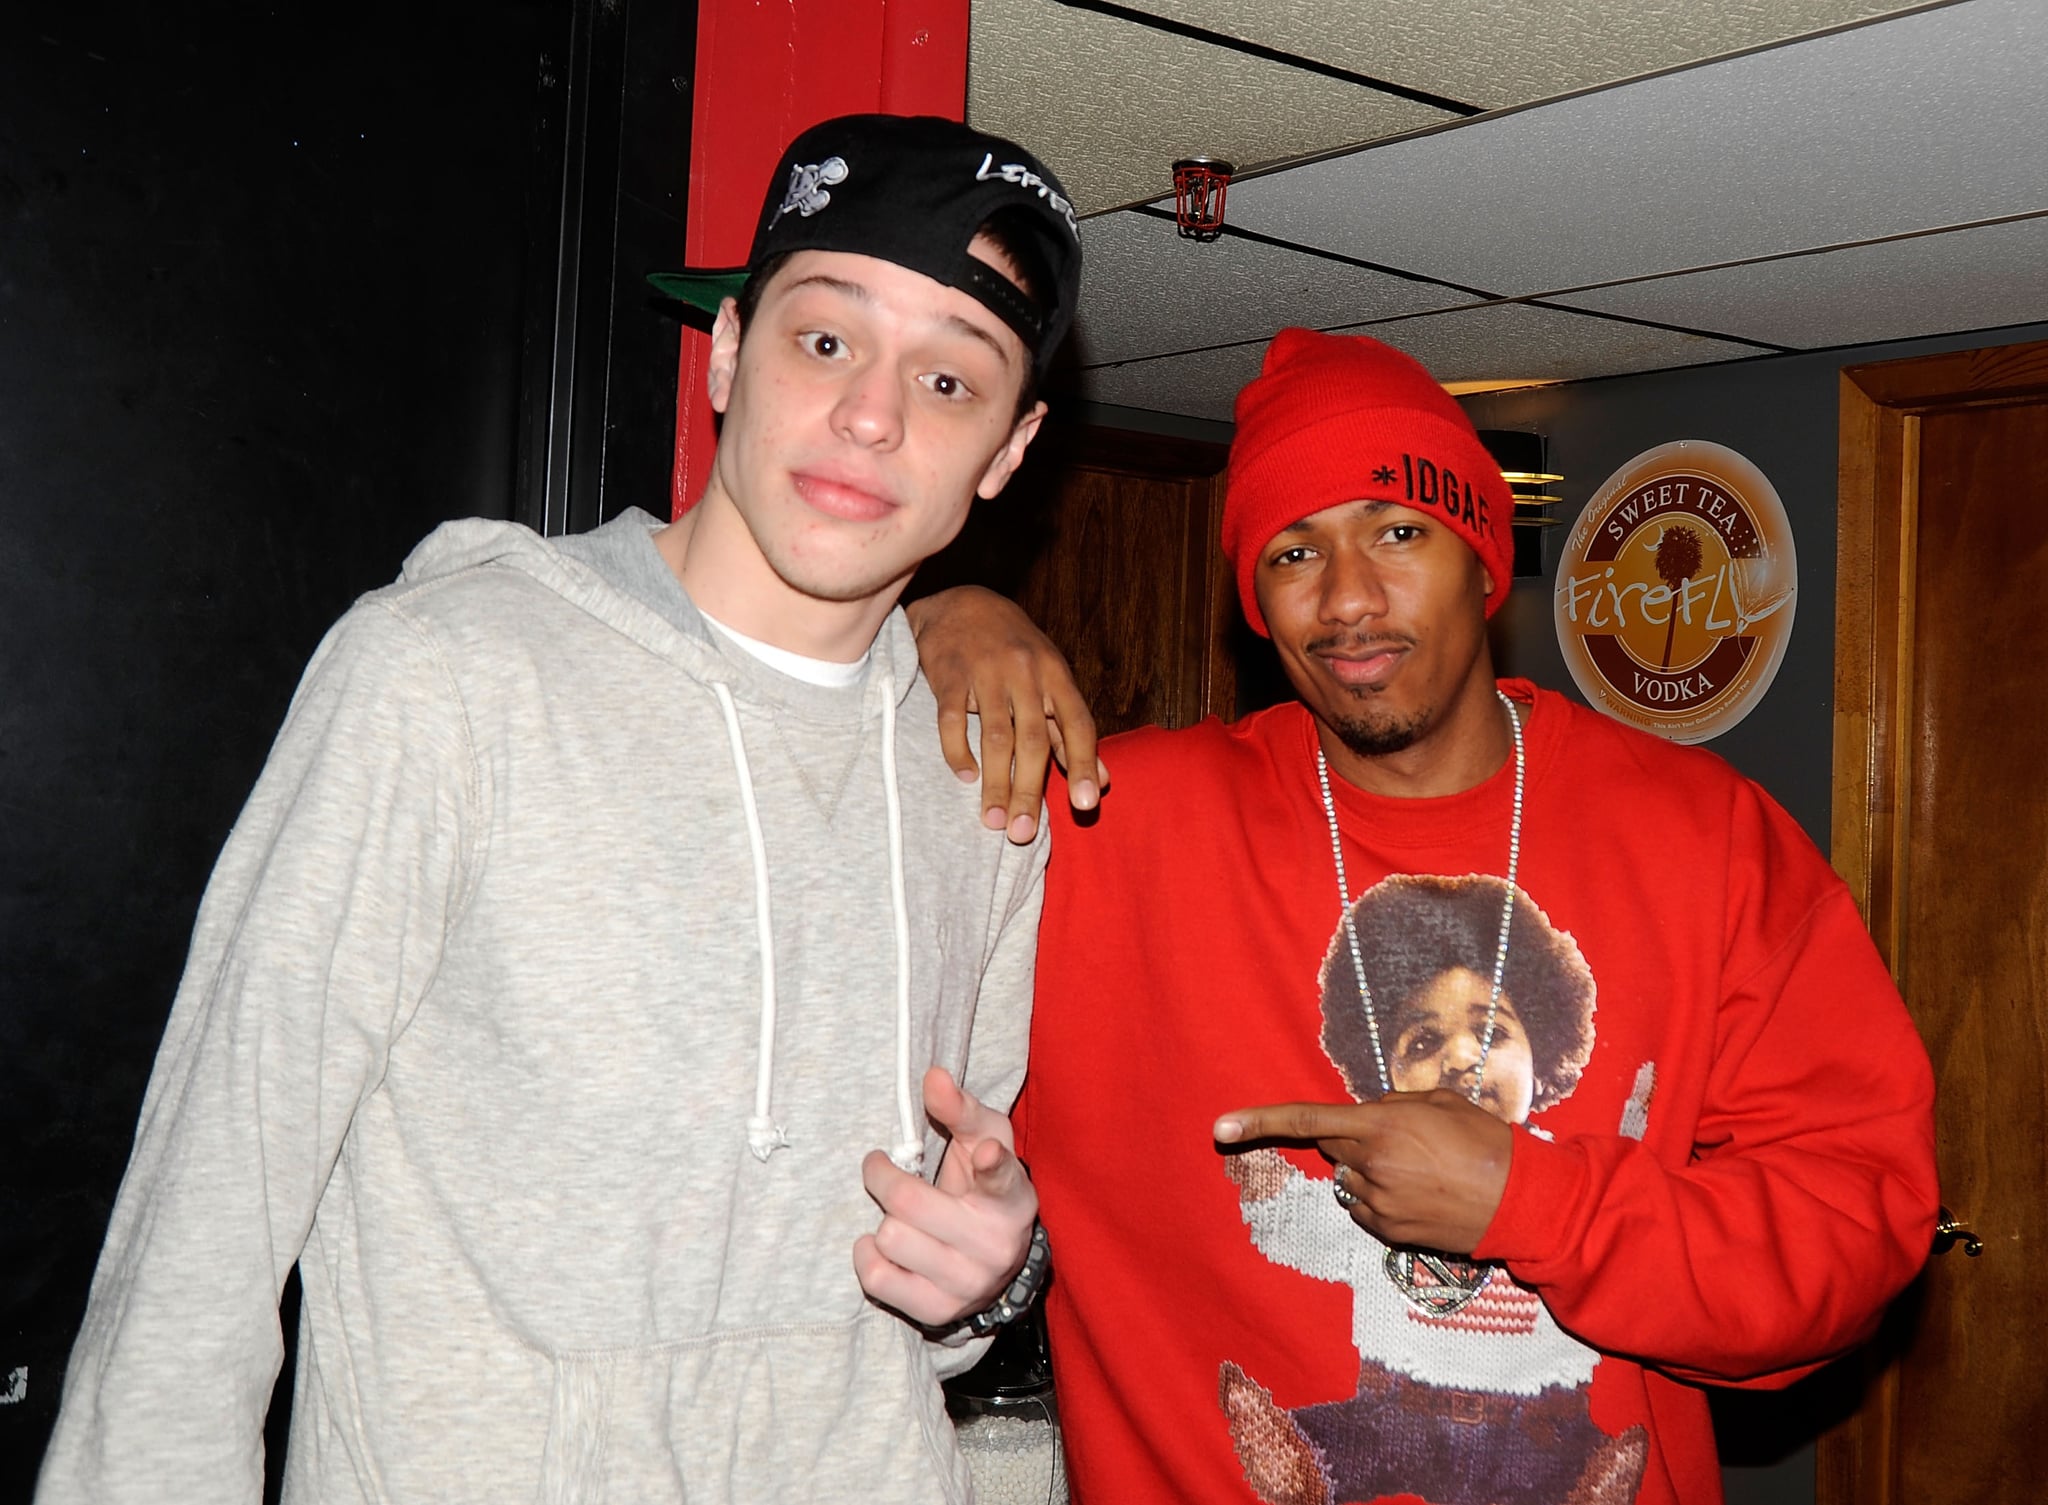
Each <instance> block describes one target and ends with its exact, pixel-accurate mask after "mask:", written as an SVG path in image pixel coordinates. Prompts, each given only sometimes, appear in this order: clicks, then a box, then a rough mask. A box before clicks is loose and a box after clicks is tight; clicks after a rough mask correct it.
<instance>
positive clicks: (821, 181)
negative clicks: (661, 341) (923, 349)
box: [647, 115, 1081, 376]
mask: <svg viewBox="0 0 2048 1505" xmlns="http://www.w3.org/2000/svg"><path fill="white" fill-rule="evenodd" d="M1009 209H1014V210H1017V211H1019V212H1018V213H1016V214H1014V215H1005V217H1004V218H1005V220H1006V222H1007V223H1009V224H1012V225H1014V226H1017V227H1020V228H1023V229H1025V230H1027V231H1028V233H1030V234H1031V235H1032V237H1033V238H1034V239H1035V240H1036V241H1037V242H1038V245H1039V249H1040V250H1041V252H1042V253H1043V255H1044V258H1045V264H1046V265H1047V267H1049V268H1050V269H1051V271H1052V278H1053V285H1052V286H1051V287H1049V288H1045V289H1042V290H1041V291H1042V294H1043V303H1044V307H1041V306H1040V304H1039V303H1038V302H1035V301H1034V300H1033V299H1031V298H1030V297H1027V296H1026V295H1025V294H1024V293H1023V292H1022V291H1021V290H1020V289H1019V288H1018V287H1017V285H1016V284H1015V283H1013V282H1012V281H1010V279H1009V278H1007V277H1005V276H1004V275H1003V274H1002V273H1001V272H999V271H997V270H996V269H995V268H994V267H992V266H990V265H989V264H988V263H987V262H985V261H983V260H981V259H980V258H979V257H976V256H973V255H970V254H969V252H968V249H967V248H968V246H969V245H970V244H971V243H972V242H973V240H974V236H975V232H976V231H978V230H979V229H980V228H981V227H982V225H983V224H985V223H986V222H987V221H988V220H989V218H990V217H991V216H993V215H994V214H996V213H997V212H998V211H1000V210H1009ZM791 251H846V252H851V253H853V254H855V255H859V256H874V257H877V258H879V259H881V260H883V261H889V262H894V263H895V264H896V265H897V266H901V267H907V268H909V269H910V270H911V271H913V272H922V273H923V274H924V275H925V276H927V277H930V278H931V279H932V280H933V281H935V282H940V283H943V284H945V285H946V286H947V287H953V288H958V289H959V290H960V291H961V292H963V293H966V294H967V295H968V296H969V297H972V298H974V299H975V300H976V301H978V302H979V303H981V304H982V305H983V306H984V307H986V308H987V309H988V310H989V311H990V312H991V313H993V314H995V315H996V317H998V318H999V319H1001V320H1002V321H1003V322H1004V323H1005V324H1007V325H1009V326H1010V328H1011V329H1013V330H1015V331H1016V332H1017V337H1018V338H1019V339H1021V340H1022V341H1023V342H1024V346H1025V348H1026V349H1027V350H1029V351H1030V352H1031V353H1032V360H1033V363H1034V365H1035V366H1036V367H1037V370H1038V373H1039V374H1040V375H1041V376H1042V375H1044V373H1045V368H1046V365H1047V364H1048V362H1050V361H1051V359H1052V354H1053V351H1054V350H1056V349H1057V348H1058V347H1059V343H1060V340H1061V339H1062V338H1063V337H1064V336H1065V335H1066V332H1067V328H1068V326H1069V325H1071V324H1072V323H1073V320H1074V303H1075V300H1076V299H1077V298H1078V297H1079V295H1080V290H1081V236H1080V231H1079V229H1078V228H1077V227H1076V225H1075V222H1074V206H1073V205H1072V204H1071V203H1070V202H1069V201H1068V199H1067V195H1066V190H1064V189H1063V188H1061V187H1060V184H1059V180H1058V179H1057V178H1055V177H1054V176H1053V175H1052V174H1051V173H1050V172H1049V171H1047V170H1046V168H1045V166H1044V164H1043V163H1041V162H1040V161H1039V160H1038V159H1037V158H1036V157H1034V156H1032V155H1031V153H1029V152H1027V151H1025V150H1024V148H1023V147H1021V146H1018V145H1017V144H1015V143H1014V142H1010V141H1005V140H1003V139H1002V138H1001V137H998V136H990V135H986V134H984V133H983V132H981V131H977V130H973V129H971V128H970V127H968V126H964V125H962V124H960V123H959V122H958V121H956V120H946V119H943V118H941V117H939V116H937V115H842V116H840V117H839V118H838V119H836V120H827V121H823V122H821V123H820V124H818V125H814V126H812V127H811V128H810V129H809V130H807V131H805V132H804V133H803V134H802V135H800V136H798V137H797V138H796V139H795V140H794V141H792V142H790V144H789V147H788V149H787V150H785V151H784V152H783V154H782V159H781V161H779V162H778V163H777V164H776V166H775V171H774V174H773V175H772V176H771V177H770V179H769V183H768V196H767V198H766V200H765V201H764V202H763V203H762V205H761V219H760V223H759V225H758V227H757V228H756V229H755V231H754V244H753V248H752V249H751V250H750V251H749V252H748V253H747V264H746V265H745V266H743V267H716V268H687V269H685V270H683V271H680V272H655V273H653V274H652V275H650V276H649V277H648V279H647V280H648V281H649V282H651V283H652V284H654V286H655V287H657V288H659V289H660V290H661V291H662V292H664V293H667V294H668V295H669V296H670V297H673V298H679V299H681V300H682V301H683V302H685V303H689V304H691V305H693V306H695V307H697V308H701V309H705V310H708V311H711V312H716V311H717V309H718V306H719V305H720V304H721V303H722V302H723V301H724V300H725V299H727V298H729V297H735V296H737V295H738V293H739V290H740V288H741V286H742V285H743V284H744V283H745V282H746V280H747V278H748V276H749V275H751V274H752V273H753V272H754V271H755V270H757V269H758V268H760V267H761V266H762V265H763V264H764V263H766V262H767V261H769V260H770V259H772V258H774V257H777V256H781V255H784V254H785V253H787V252H791Z"/></svg>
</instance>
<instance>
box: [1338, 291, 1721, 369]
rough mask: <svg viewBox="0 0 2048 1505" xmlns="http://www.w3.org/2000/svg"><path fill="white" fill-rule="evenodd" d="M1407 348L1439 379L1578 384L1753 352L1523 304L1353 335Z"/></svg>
mask: <svg viewBox="0 0 2048 1505" xmlns="http://www.w3.org/2000/svg"><path fill="white" fill-rule="evenodd" d="M1354 332H1356V333H1359V334H1369V335H1371V336H1373V338H1375V339H1380V340H1385V341H1386V342H1387V343H1388V344H1389V345H1392V346H1394V347H1395V348H1396V349H1399V350H1405V351H1407V352H1408V353H1409V354H1410V355H1412V356H1414V357H1415V358H1416V359H1417V360H1419V361H1421V362H1422V364H1423V365H1425V366H1427V367H1428V368H1429V372H1430V374H1431V375H1432V376H1434V377H1435V378H1436V379H1437V380H1438V381H1443V382H1452V381H1508V380H1523V381H1577V380H1581V379H1583V378H1586V377H1592V376H1619V375H1621V374H1623V373H1625V372H1631V371H1659V370H1662V369H1664V368H1665V367H1667V366H1697V365H1703V364H1705V363H1707V362H1709V361H1728V360H1739V359H1741V358H1742V357H1744V356H1753V355H1756V354H1758V353H1759V352H1758V350H1757V349H1756V347H1755V346H1753V345H1744V344H1738V343H1736V342H1734V341H1732V340H1716V339H1709V338H1707V337H1705V336H1702V335H1694V334H1685V333H1681V332H1679V331H1677V330H1671V329H1657V328H1653V327H1650V326H1647V325H1642V324H1630V323H1626V322H1624V321H1622V320H1618V319H1599V318H1592V317H1588V316H1587V315H1585V314H1575V313H1570V312H1567V311H1566V310H1563V309H1554V308H1537V307H1532V306H1530V305H1528V304H1524V303H1504V304H1495V305H1493V306H1491V307H1486V308H1467V309H1458V310H1454V311H1452V312H1450V313H1441V314H1426V315H1424V316H1422V317H1420V318H1414V319H1402V320H1400V321H1398V322H1396V323H1392V324H1379V325H1374V326H1372V327H1370V328H1367V329H1360V330H1357V331H1354Z"/></svg>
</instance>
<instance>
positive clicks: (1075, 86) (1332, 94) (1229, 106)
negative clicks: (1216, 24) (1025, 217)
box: [967, 0, 1458, 213]
mask: <svg viewBox="0 0 2048 1505" xmlns="http://www.w3.org/2000/svg"><path fill="white" fill-rule="evenodd" d="M968 47H969V51H968V70H967V118H968V120H969V122H971V123H972V124H973V125H975V126H976V127H977V128H979V129H981V130H985V131H992V132H994V133H996V134H997V135H1001V136H1007V137H1010V138H1012V139H1014V140H1016V141H1020V142H1022V143H1023V144H1024V145H1025V146H1026V147H1028V148H1030V149H1031V151H1032V152H1034V153H1035V154H1037V156H1038V157H1040V158H1041V159H1042V160H1043V161H1044V162H1045V163H1046V164H1047V165H1048V166H1049V167H1051V168H1052V170H1053V172H1054V173H1055V174H1057V175H1058V177H1059V179H1060V181H1061V182H1062V183H1064V184H1065V185H1066V188H1067V192H1068V196H1069V197H1071V198H1072V199H1073V201H1074V203H1075V205H1076V206H1077V207H1078V208H1079V209H1081V210H1082V211H1083V212H1084V213H1093V212H1095V211H1097V210H1102V209H1110V208H1114V207H1116V206H1118V205H1120V204H1129V203H1136V202H1140V201H1142V200H1145V199H1151V198H1157V197H1159V196H1160V195H1162V194H1170V193H1172V191H1173V161H1174V159H1175V158H1176V157H1186V156H1193V155H1197V154H1201V155H1207V156H1213V157H1222V158H1224V159H1225V160H1226V161H1229V162H1231V163H1232V164H1234V165H1235V166H1236V167H1237V168H1238V169H1239V170H1240V171H1242V170H1244V169H1246V168H1249V167H1252V166H1255V165H1258V164H1261V163H1268V162H1275V161H1281V160H1285V159H1288V158H1293V157H1300V156H1306V155H1310V154H1313V153H1316V152H1323V151H1330V150H1333V149H1335V148H1337V147H1340V146H1348V145H1350V144H1352V143H1354V142H1358V141H1367V140H1372V139H1375V138H1378V137H1381V136H1387V135H1394V134H1398V133H1400V132H1402V131H1410V130H1415V129H1417V128H1419V127H1422V126H1426V125H1434V124H1437V123H1439V122H1441V121H1445V120H1455V119H1457V118H1458V117H1457V116H1456V115H1455V114H1449V113H1446V112H1444V111H1442V110H1437V109H1433V108H1431V107H1429V106H1427V105H1419V104H1413V103H1410V102H1409V101H1406V100H1401V99H1395V98H1392V97H1390V96H1388V95H1385V94H1381V93H1378V92H1376V91H1374V90H1372V89H1366V88H1361V87H1360V86H1358V85H1356V84H1349V83H1343V82H1339V81H1337V80H1334V79H1329V78H1323V77H1318V76H1317V75H1315V74H1310V73H1303V72H1301V71H1300V70H1298V69H1295V68H1292V67H1289V66H1288V65H1286V64H1284V63H1274V62H1267V61H1264V60H1261V59H1259V58H1254V57H1248V56H1246V55H1245V54H1243V53H1238V52H1232V51H1229V50H1227V49H1224V48H1218V47H1213V46H1209V45H1207V44H1204V43H1201V42H1194V41H1189V40H1187V39H1185V38H1181V37H1174V36H1169V35H1167V34H1166V33H1164V32H1159V31H1154V30H1152V29H1150V28H1148V27H1143V26H1138V25H1134V24H1132V23H1131V22H1128V21H1119V20H1115V19H1112V18H1111V17H1108V16H1103V15H1098V14H1096V13H1094V12H1091V11H1083V10H1075V9H1073V8H1071V7H1069V6H1065V5H1061V4H1059V3H1057V0H976V4H975V5H974V9H973V12H972V18H971V23H970V28H969V38H968Z"/></svg>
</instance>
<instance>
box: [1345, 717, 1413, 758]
mask: <svg viewBox="0 0 2048 1505" xmlns="http://www.w3.org/2000/svg"><path fill="white" fill-rule="evenodd" d="M1429 719H1430V718H1429V713H1428V712H1427V711H1417V712H1416V713H1415V714H1414V715H1413V716H1410V717H1408V718H1407V719H1406V720H1384V719H1368V718H1367V717H1364V716H1339V717H1332V718H1331V720H1330V730H1331V731H1333V732H1335V733H1336V734H1337V740H1338V741H1339V742H1342V743H1343V744H1344V745H1345V746H1346V747H1348V748H1349V749H1351V751H1352V752H1354V753H1356V754H1358V756H1359V757H1361V758H1384V757H1386V756H1387V755H1388V754H1389V753H1397V752H1403V751H1405V750H1406V749H1408V748H1410V747H1413V746H1414V745H1415V743H1416V741H1417V739H1418V738H1420V737H1421V736H1422V734H1423V733H1424V732H1425V731H1427V730H1428V729H1429Z"/></svg>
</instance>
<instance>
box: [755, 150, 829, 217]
mask: <svg viewBox="0 0 2048 1505" xmlns="http://www.w3.org/2000/svg"><path fill="white" fill-rule="evenodd" d="M846 174H847V166H846V159H845V158H844V157H827V158H826V159H825V160H824V161H822V162H819V163H815V164H813V165H811V166H805V165H803V164H802V163H799V164H798V165H796V166H795V167H792V168H791V169H790V170H789V192H787V193H785V194H784V195H783V196H782V207H781V208H779V209H777V210H776V211H775V219H774V220H770V221H769V222H768V223H769V224H771V225H772V224H774V223H775V220H779V219H781V218H782V216H783V215H785V214H787V213H789V211H790V210H792V209H794V210H795V211H796V212H797V213H798V214H801V215H802V216H803V217H804V218H805V219H809V218H810V217H811V216H812V215H814V214H816V213H817V212H818V211H819V210H820V209H823V208H824V207H825V206H826V205H827V204H829V203H831V202H832V195H831V194H829V193H827V192H826V191H825V185H826V184H827V183H844V182H845V181H846Z"/></svg>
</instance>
